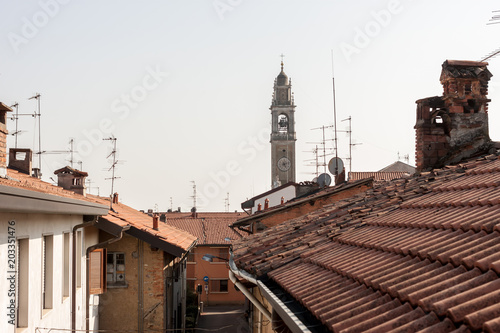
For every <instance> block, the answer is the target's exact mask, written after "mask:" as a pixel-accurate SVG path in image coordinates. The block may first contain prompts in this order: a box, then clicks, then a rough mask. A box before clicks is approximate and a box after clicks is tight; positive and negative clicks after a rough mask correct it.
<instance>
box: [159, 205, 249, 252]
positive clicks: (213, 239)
mask: <svg viewBox="0 0 500 333" xmlns="http://www.w3.org/2000/svg"><path fill="white" fill-rule="evenodd" d="M181 214H182V215H181ZM196 214H197V215H196V216H197V217H196V218H193V217H192V214H191V213H167V214H166V218H167V219H166V222H165V223H163V222H160V224H167V225H171V226H174V227H176V228H179V229H181V230H185V231H187V232H189V233H191V234H192V235H195V236H196V237H197V238H198V245H210V244H226V245H229V244H231V242H227V241H225V240H224V239H225V238H226V237H227V238H230V239H231V240H236V239H240V238H241V236H240V235H238V234H237V233H236V232H235V231H234V230H233V229H231V228H230V227H229V225H230V224H232V223H233V222H234V221H236V220H237V219H238V218H240V217H242V216H246V215H247V214H245V213H241V212H235V213H196Z"/></svg>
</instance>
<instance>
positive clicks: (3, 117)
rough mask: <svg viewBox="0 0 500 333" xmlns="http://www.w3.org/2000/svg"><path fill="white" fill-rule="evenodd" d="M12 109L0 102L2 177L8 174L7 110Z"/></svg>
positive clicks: (0, 159)
mask: <svg viewBox="0 0 500 333" xmlns="http://www.w3.org/2000/svg"><path fill="white" fill-rule="evenodd" d="M11 111H12V109H11V108H9V107H8V106H7V105H5V104H3V103H2V102H0V177H5V176H7V134H9V132H8V131H7V112H11Z"/></svg>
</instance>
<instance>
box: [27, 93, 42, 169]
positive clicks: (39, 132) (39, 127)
mask: <svg viewBox="0 0 500 333" xmlns="http://www.w3.org/2000/svg"><path fill="white" fill-rule="evenodd" d="M40 97H41V95H40V94H39V93H36V94H35V96H32V97H30V98H28V100H30V99H36V101H37V106H38V108H37V111H35V113H34V114H33V115H32V116H33V117H34V118H35V128H36V120H37V117H38V172H39V177H41V176H42V127H41V116H42V114H41V113H40ZM33 145H34V144H33Z"/></svg>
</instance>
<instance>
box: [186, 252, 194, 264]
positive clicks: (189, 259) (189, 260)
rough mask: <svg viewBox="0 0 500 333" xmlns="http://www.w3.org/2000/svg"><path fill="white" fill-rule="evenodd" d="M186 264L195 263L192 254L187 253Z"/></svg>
mask: <svg viewBox="0 0 500 333" xmlns="http://www.w3.org/2000/svg"><path fill="white" fill-rule="evenodd" d="M187 262H196V259H195V258H194V252H189V254H188V256H187Z"/></svg>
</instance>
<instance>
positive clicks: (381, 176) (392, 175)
mask: <svg viewBox="0 0 500 333" xmlns="http://www.w3.org/2000/svg"><path fill="white" fill-rule="evenodd" d="M408 176H410V174H409V173H407V172H402V171H397V172H381V171H377V172H349V182H352V181H356V180H361V179H367V178H373V180H374V181H388V180H393V179H396V178H403V177H408Z"/></svg>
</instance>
